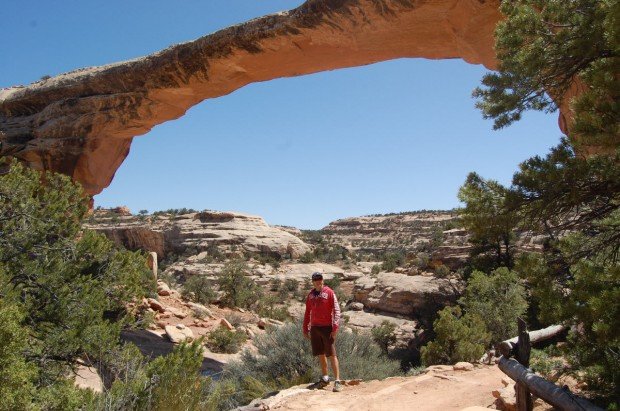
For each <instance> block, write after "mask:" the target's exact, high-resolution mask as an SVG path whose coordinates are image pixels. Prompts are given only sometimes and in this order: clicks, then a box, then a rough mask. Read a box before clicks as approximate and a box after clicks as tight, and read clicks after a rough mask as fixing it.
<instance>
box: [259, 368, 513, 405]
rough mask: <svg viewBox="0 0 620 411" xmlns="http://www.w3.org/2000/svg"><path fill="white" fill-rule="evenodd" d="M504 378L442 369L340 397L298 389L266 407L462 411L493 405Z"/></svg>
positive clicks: (490, 371)
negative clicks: (493, 391) (495, 391)
mask: <svg viewBox="0 0 620 411" xmlns="http://www.w3.org/2000/svg"><path fill="white" fill-rule="evenodd" d="M445 368H448V367H445ZM503 376H504V374H503V373H502V372H501V371H500V370H499V369H498V368H497V367H496V366H482V367H479V368H476V369H474V370H473V371H453V370H447V369H443V370H441V369H440V370H434V371H430V372H428V373H426V374H423V375H419V376H414V377H394V378H388V379H386V380H383V381H369V382H365V383H361V384H360V385H357V386H346V387H344V390H343V391H342V392H340V393H335V392H332V391H331V388H332V386H331V385H330V386H329V387H327V388H326V389H324V390H313V391H309V390H305V389H304V390H300V389H299V388H297V390H296V391H297V392H298V393H296V394H294V395H290V396H288V397H285V398H282V399H276V398H274V399H273V400H272V401H269V400H267V401H265V403H266V404H269V406H268V409H280V410H307V409H316V410H322V411H335V410H338V411H344V410H351V411H370V410H372V411H398V410H416V411H425V410H462V409H464V408H467V407H472V406H482V407H488V406H490V405H491V404H493V403H494V401H495V399H494V398H493V396H492V395H491V391H492V390H495V389H499V388H502V387H503V384H502V382H501V380H502V377H503ZM283 394H284V393H283Z"/></svg>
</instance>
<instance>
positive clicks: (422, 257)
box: [413, 252, 431, 270]
mask: <svg viewBox="0 0 620 411" xmlns="http://www.w3.org/2000/svg"><path fill="white" fill-rule="evenodd" d="M430 261H431V257H430V255H428V254H427V253H423V252H420V253H418V254H417V255H416V257H415V259H414V260H413V263H414V264H415V265H416V267H418V268H419V269H421V270H424V269H425V268H426V267H428V263H429V262H430Z"/></svg>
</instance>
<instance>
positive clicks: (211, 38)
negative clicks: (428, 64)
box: [0, 0, 568, 195]
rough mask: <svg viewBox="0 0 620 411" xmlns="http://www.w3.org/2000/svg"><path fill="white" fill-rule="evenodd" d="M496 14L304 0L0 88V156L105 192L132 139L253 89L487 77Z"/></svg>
mask: <svg viewBox="0 0 620 411" xmlns="http://www.w3.org/2000/svg"><path fill="white" fill-rule="evenodd" d="M498 4H499V0H487V1H483V0H441V1H429V0H308V1H306V2H305V3H304V4H303V5H301V6H300V7H298V8H296V9H293V10H290V11H287V12H281V13H278V14H273V15H269V16H265V17H261V18H257V19H254V20H251V21H249V22H246V23H244V24H239V25H236V26H233V27H229V28H227V29H224V30H220V31H218V32H216V33H213V34H210V35H207V36H205V37H202V38H199V39H197V40H194V41H191V42H187V43H183V44H177V45H174V46H171V47H169V48H167V49H165V50H162V51H160V52H157V53H154V54H152V55H149V56H146V57H141V58H136V59H134V60H130V61H125V62H120V63H114V64H109V65H106V66H101V67H90V68H84V69H79V70H75V71H72V72H69V73H65V74H61V75H59V76H56V77H52V78H49V79H45V80H40V81H37V82H34V83H32V84H30V85H28V86H15V87H11V88H8V89H3V90H0V143H1V144H0V155H10V156H14V157H17V158H19V159H21V160H22V161H24V162H26V163H27V164H28V165H30V166H31V167H33V168H37V169H42V170H54V171H58V172H61V173H64V174H67V175H70V176H71V177H73V179H75V180H77V181H79V182H80V183H81V184H82V185H83V186H84V188H85V189H86V191H87V193H88V194H91V195H94V194H97V193H99V192H101V191H102V190H103V189H104V188H105V187H107V186H108V185H109V184H110V182H111V181H112V178H113V176H114V173H115V171H116V169H117V168H118V167H119V166H120V164H121V163H122V162H123V160H124V159H125V157H126V156H127V155H128V153H129V149H130V146H131V142H132V139H133V138H134V137H135V136H139V135H142V134H145V133H147V132H148V131H149V130H150V129H151V128H153V127H154V126H156V125H157V124H161V123H163V122H165V121H169V120H173V119H176V118H179V117H181V116H183V115H184V114H185V112H186V111H187V110H188V109H189V108H190V107H192V106H193V105H195V104H198V103H199V102H201V101H203V100H205V99H208V98H215V97H218V96H223V95H226V94H228V93H230V92H232V91H234V90H236V89H238V88H240V87H243V86H245V85H247V84H250V83H253V82H258V81H266V80H271V79H275V78H279V77H292V76H299V75H304V74H309V73H316V72H319V71H324V70H333V69H337V68H344V67H352V66H359V65H365V64H371V63H375V62H379V61H384V60H389V59H395V58H401V57H411V58H412V57H423V58H429V59H448V58H462V59H464V60H465V61H467V62H469V63H473V64H484V65H485V66H486V67H488V68H494V67H495V65H496V62H495V57H494V51H493V30H494V28H495V25H496V23H497V21H499V19H500V18H501V15H500V13H499V11H498ZM562 109H563V111H562V112H563V113H564V114H561V116H560V117H561V124H562V125H564V126H565V124H566V120H565V119H564V118H563V116H564V115H566V113H568V110H567V107H562Z"/></svg>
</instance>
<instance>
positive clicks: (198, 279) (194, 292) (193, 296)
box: [182, 275, 216, 304]
mask: <svg viewBox="0 0 620 411" xmlns="http://www.w3.org/2000/svg"><path fill="white" fill-rule="evenodd" d="M182 295H183V298H186V299H188V300H191V301H194V302H196V303H200V304H211V302H213V301H214V300H215V298H216V294H215V291H214V290H213V286H212V284H211V281H210V280H209V279H208V278H207V277H206V276H204V275H193V276H191V277H190V278H189V279H188V280H187V281H186V282H185V284H183V290H182Z"/></svg>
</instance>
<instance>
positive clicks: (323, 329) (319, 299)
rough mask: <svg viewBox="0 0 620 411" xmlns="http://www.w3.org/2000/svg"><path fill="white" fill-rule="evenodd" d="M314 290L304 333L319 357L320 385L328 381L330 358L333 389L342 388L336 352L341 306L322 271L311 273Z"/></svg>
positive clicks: (311, 292)
mask: <svg viewBox="0 0 620 411" xmlns="http://www.w3.org/2000/svg"><path fill="white" fill-rule="evenodd" d="M312 287H313V288H312V291H310V293H308V297H306V313H305V315H304V325H303V333H304V337H306V338H307V339H309V340H310V342H311V344H312V355H314V356H315V357H316V356H318V357H319V363H320V364H321V372H322V377H321V379H320V380H319V382H318V383H317V386H318V387H319V388H324V387H326V386H327V385H328V384H329V376H328V375H327V358H329V360H330V363H331V367H332V371H333V373H334V377H335V380H334V391H335V392H339V391H342V384H341V382H340V369H339V367H338V357H337V356H336V346H335V345H334V341H335V340H336V333H338V323H339V321H340V306H339V305H338V299H337V298H336V294H335V293H334V291H333V290H332V289H331V288H329V287H328V286H326V285H324V284H323V275H322V274H321V273H313V274H312Z"/></svg>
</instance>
